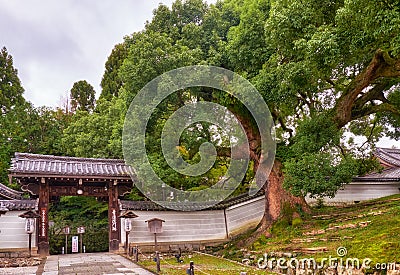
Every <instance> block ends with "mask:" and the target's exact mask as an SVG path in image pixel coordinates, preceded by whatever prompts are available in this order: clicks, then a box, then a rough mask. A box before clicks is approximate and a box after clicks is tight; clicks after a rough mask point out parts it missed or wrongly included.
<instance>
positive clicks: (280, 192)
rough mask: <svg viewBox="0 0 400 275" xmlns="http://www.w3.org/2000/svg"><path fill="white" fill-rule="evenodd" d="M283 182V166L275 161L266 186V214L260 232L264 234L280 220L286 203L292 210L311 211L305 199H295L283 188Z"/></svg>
mask: <svg viewBox="0 0 400 275" xmlns="http://www.w3.org/2000/svg"><path fill="white" fill-rule="evenodd" d="M283 180H284V175H283V171H282V164H281V162H280V161H279V160H275V162H274V166H273V167H272V170H271V173H270V174H269V177H268V182H267V183H265V185H264V191H265V213H264V217H263V219H262V221H261V223H260V225H259V231H262V232H264V231H265V230H267V229H268V228H269V227H270V226H271V225H272V223H273V222H275V221H276V220H278V219H279V217H280V216H281V212H282V208H283V205H284V204H285V203H287V204H289V205H290V206H291V207H292V208H295V207H296V206H300V207H301V208H302V209H303V210H304V211H309V207H308V205H307V203H306V201H305V199H304V198H301V197H295V196H294V195H292V194H291V193H290V192H289V191H287V190H285V189H284V188H283Z"/></svg>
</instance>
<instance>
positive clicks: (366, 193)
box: [306, 182, 400, 204]
mask: <svg viewBox="0 0 400 275" xmlns="http://www.w3.org/2000/svg"><path fill="white" fill-rule="evenodd" d="M399 188H400V182H393V183H387V182H351V183H349V184H346V185H345V186H344V187H343V188H341V189H340V190H339V191H338V192H337V194H336V196H335V197H334V198H324V202H326V203H328V204H329V203H353V202H355V201H365V200H372V199H377V198H381V197H386V196H390V195H394V194H400V190H399ZM306 200H307V202H309V203H315V202H316V200H315V199H311V198H309V197H307V198H306Z"/></svg>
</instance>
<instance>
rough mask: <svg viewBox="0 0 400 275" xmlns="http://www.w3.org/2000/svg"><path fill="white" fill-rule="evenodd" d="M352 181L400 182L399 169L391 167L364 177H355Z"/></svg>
mask: <svg viewBox="0 0 400 275" xmlns="http://www.w3.org/2000/svg"><path fill="white" fill-rule="evenodd" d="M353 180H354V181H400V168H397V167H391V168H387V169H384V170H383V171H382V172H380V173H379V172H373V173H370V174H367V175H365V176H360V177H356V178H354V179H353Z"/></svg>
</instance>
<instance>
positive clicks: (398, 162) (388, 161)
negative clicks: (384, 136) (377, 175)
mask: <svg viewBox="0 0 400 275" xmlns="http://www.w3.org/2000/svg"><path fill="white" fill-rule="evenodd" d="M375 156H376V157H377V158H378V159H379V161H380V162H381V163H382V165H384V166H386V167H398V168H400V149H394V148H377V149H376V151H375Z"/></svg>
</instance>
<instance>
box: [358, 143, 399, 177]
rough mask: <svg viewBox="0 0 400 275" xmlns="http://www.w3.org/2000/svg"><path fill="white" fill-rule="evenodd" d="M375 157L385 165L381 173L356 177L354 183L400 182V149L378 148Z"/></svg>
mask: <svg viewBox="0 0 400 275" xmlns="http://www.w3.org/2000/svg"><path fill="white" fill-rule="evenodd" d="M374 154H375V156H376V158H377V159H378V160H379V162H380V163H381V164H382V165H383V167H384V169H383V170H382V171H381V172H372V173H369V174H367V175H365V176H360V177H355V178H354V179H353V180H354V181H377V182H385V181H400V149H394V148H376V151H375V153H374Z"/></svg>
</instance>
